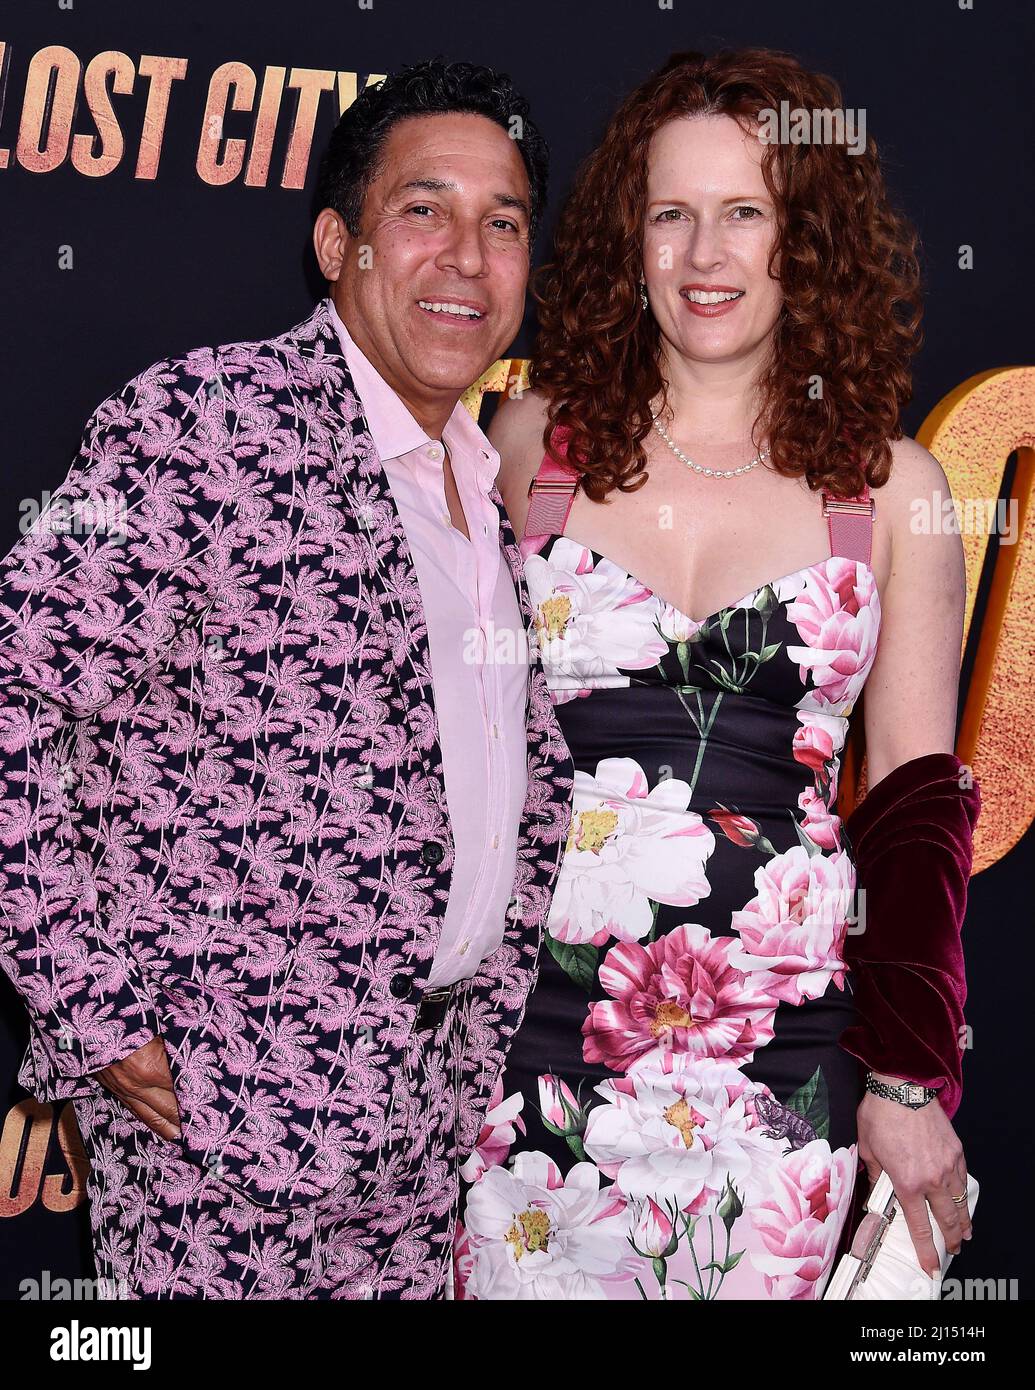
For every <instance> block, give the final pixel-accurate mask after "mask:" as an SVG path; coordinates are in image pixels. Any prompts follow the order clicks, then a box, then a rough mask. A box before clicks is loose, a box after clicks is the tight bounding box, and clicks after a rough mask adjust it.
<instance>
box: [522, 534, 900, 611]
mask: <svg viewBox="0 0 1035 1390" xmlns="http://www.w3.org/2000/svg"><path fill="white" fill-rule="evenodd" d="M552 541H571V543H572V545H577V546H581V548H582V549H583V550H588V551H589V553H590V555H593V556H595V557H596V559H598V560H606V561H607V563H608V564H609V565H614V567H615V569H616V570H618V572H619V573H620V574H624V575H625V577H626V579H631V580H632V581H633V583H634V584H639V585H640V587H641V588H642V589H645V590H646V592H647V593H648V594H650V596H651V597H652V598H656V599H657V600H658V602H659V603H661V604H664V605H665V607H666V608H671V609H672V611H673V613H675V614H676V615H677V616H678V617H680V618H685V619H686V620H687V622H690V623H693V625H694V627H695V628H702V627H704V626H705V624H706V623H710V622H711V620H712V619H713V618H721V617H722V615H723V613H726V612H728V611H729V610H730V609H731V608H739V607H740V606H741V604H742V603H743V602H744V600H745V599H748V598H751V597H753V595H755V594H757V593H758V592H759V591H760V590H761V589H764V588H765V587H766V586H767V585H768V586H770V587H771V588H773V589H774V590H775V588H776V586H777V584H782V583H783V581H784V580H785V579H794V578H796V577H797V576H798V575H799V574H804V573H805V572H806V570H815V569H819V568H820V566H821V565H826V564H828V563H829V562H830V561H831V560H851V558H852V557H851V556H850V555H825V556H823V558H822V559H819V560H813V561H812V563H811V564H809V565H801V566H800V567H799V568H798V569H796V570H788V571H787V573H786V574H780V575H777V576H776V578H775V579H766V580H763V582H762V583H761V584H759V585H757V586H756V587H755V588H754V589H749V590H748V591H747V593H745V594H741V596H740V598H735V599H733V601H732V602H731V603H727V604H725V605H724V606H723V607H722V608H716V610H715V612H714V613H709V614H708V616H707V617H705V618H692V617H691V616H690V614H689V613H684V612H683V610H682V609H681V608H677V607H676V605H675V604H674V603H669V602H668V601H667V599H663V598H662V597H661V595H660V594H659V593H658V592H657V591H656V590H655V589H652V588H651V587H650V585H648V584H645V583H644V582H643V580H642V579H640V578H639V576H638V575H635V574H633V573H632V572H631V571H630V570H627V569H624V568H623V567H622V566H621V565H619V564H617V563H616V561H614V560H612V559H611V557H610V556H609V555H605V554H604V553H603V552H602V551H600V550H594V549H593V547H592V546H591V545H586V544H585V542H584V541H577V540H575V538H574V537H573V536H566V535H565V534H564V532H563V531H551V532H550V533H549V535H548V536H547V537H546V542H545V543H544V544H543V546H542V548H541V549H540V550H538V551H536V552H535V553H536V554H539V555H541V554H542V553H543V551H544V550H545V549H546V547H547V545H548V544H550V543H551V542H552ZM854 563H855V564H857V565H863V566H865V568H866V569H867V570H869V572H870V576H871V578H872V579H873V581H874V584H873V587H874V590H875V592H876V594H877V603H878V605H880V589H879V588H878V586H877V582H876V581H877V577H876V575H875V574H874V570H873V566H872V565H871V564H870V563H869V562H868V561H867V560H855V561H854ZM880 611H881V613H882V614H883V611H884V610H883V607H881V608H880Z"/></svg>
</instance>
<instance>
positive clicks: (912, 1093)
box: [906, 1086, 927, 1105]
mask: <svg viewBox="0 0 1035 1390" xmlns="http://www.w3.org/2000/svg"><path fill="white" fill-rule="evenodd" d="M906 1099H907V1100H908V1101H909V1102H910V1103H911V1104H912V1105H922V1104H923V1103H924V1101H925V1100H926V1099H927V1097H926V1096H925V1094H924V1088H923V1087H922V1086H907V1087H906Z"/></svg>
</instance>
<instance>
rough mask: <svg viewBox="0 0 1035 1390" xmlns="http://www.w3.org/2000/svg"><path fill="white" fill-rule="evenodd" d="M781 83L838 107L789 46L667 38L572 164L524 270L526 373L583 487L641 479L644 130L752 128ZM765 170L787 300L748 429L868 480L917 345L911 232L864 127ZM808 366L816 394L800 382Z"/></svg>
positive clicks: (827, 481) (653, 334) (790, 470)
mask: <svg viewBox="0 0 1035 1390" xmlns="http://www.w3.org/2000/svg"><path fill="white" fill-rule="evenodd" d="M783 101H786V102H787V103H788V104H789V107H790V108H791V109H793V108H802V109H805V110H808V111H813V110H820V109H831V108H833V109H838V108H841V107H842V101H841V91H840V88H839V87H838V85H837V83H835V82H834V81H833V80H832V79H831V78H829V77H825V76H822V75H820V74H817V73H812V72H809V71H807V70H806V69H805V68H803V67H802V66H801V64H800V63H799V62H798V61H797V60H796V59H795V58H793V57H792V56H791V55H790V54H786V53H779V52H774V51H772V50H769V49H761V48H753V49H742V50H738V51H730V50H723V51H721V52H719V53H716V54H714V55H712V56H710V57H709V56H706V55H704V54H701V53H693V52H688V53H676V54H673V55H672V57H671V58H669V60H668V62H667V63H665V65H664V66H663V67H662V68H660V69H659V70H658V71H657V72H656V73H655V74H654V75H653V76H652V77H650V78H648V80H647V81H646V82H644V83H643V84H641V85H640V86H639V87H638V88H637V89H636V90H635V91H634V92H632V93H631V94H630V95H629V96H628V97H627V98H626V99H625V101H624V102H623V103H622V105H621V106H620V107H619V108H618V110H617V112H616V113H615V115H614V116H613V117H612V119H611V121H610V123H609V124H608V127H607V130H606V132H605V134H604V138H603V140H602V142H601V143H600V144H599V145H598V146H597V147H596V149H594V150H593V152H592V153H591V154H590V155H589V157H588V158H587V159H586V160H585V161H584V162H583V164H582V165H581V166H580V168H579V170H578V173H577V175H576V178H575V183H574V186H573V188H572V190H571V192H570V194H569V196H568V198H567V200H566V203H565V205H564V208H563V209H562V211H561V214H560V219H559V222H558V226H557V231H556V235H555V239H554V259H553V260H552V261H551V262H549V263H548V264H547V265H544V266H543V267H541V268H540V270H539V271H538V272H537V274H536V276H535V277H534V281H533V290H532V293H533V295H534V298H535V300H536V302H537V304H538V305H539V322H540V332H539V335H538V338H537V342H536V349H535V355H534V357H533V360H532V364H531V367H530V382H531V385H532V386H533V387H536V388H539V389H540V390H542V392H543V393H544V395H545V397H546V400H547V403H548V424H547V427H546V429H545V430H544V434H543V444H544V446H545V448H546V449H547V450H550V452H551V454H552V456H553V457H557V454H556V453H555V452H554V451H553V450H551V446H550V440H551V435H552V434H553V431H554V429H555V428H556V427H557V426H561V427H563V428H564V429H565V430H566V431H567V456H568V458H569V460H570V461H571V462H573V463H574V464H575V465H576V467H578V468H579V469H580V471H581V473H582V474H583V477H582V486H583V489H584V490H585V492H586V493H587V494H588V495H589V496H590V497H591V498H592V499H593V500H594V501H598V502H599V501H602V500H603V498H604V497H605V496H606V494H607V493H608V492H610V491H612V490H614V489H618V490H620V491H622V492H634V491H636V490H637V489H638V488H640V487H642V486H643V484H644V483H645V482H646V481H647V473H646V468H645V464H646V453H645V451H644V449H643V447H642V443H641V441H642V440H643V439H644V438H645V437H646V435H647V433H648V431H649V429H650V427H651V412H650V402H651V401H652V400H653V399H654V398H655V397H656V396H657V395H658V393H659V392H662V393H663V392H664V388H665V383H664V380H663V377H662V375H661V370H660V367H659V364H658V346H659V339H660V331H659V329H658V325H657V322H656V320H655V319H654V317H653V315H652V314H649V313H645V312H644V311H643V310H642V308H641V306H640V300H639V277H640V274H641V265H642V254H643V221H644V216H643V209H644V204H645V201H646V184H647V152H648V146H649V144H650V141H651V138H652V137H653V135H654V133H655V131H657V130H658V129H659V128H660V127H661V126H662V125H664V124H666V123H667V122H668V121H671V120H674V119H679V118H683V117H687V116H697V115H728V116H731V117H733V118H735V119H737V120H739V121H740V123H741V124H742V125H743V126H744V127H745V128H748V125H749V123H750V126H751V129H753V130H755V131H757V129H758V126H757V118H758V115H759V112H761V111H764V110H772V111H779V110H780V103H781V102H783ZM762 173H763V177H764V179H765V183H766V187H767V188H768V190H769V192H770V195H771V196H772V197H773V199H774V201H775V204H776V208H777V224H778V230H777V236H776V240H775V244H774V248H773V260H772V261H771V263H770V266H771V268H772V265H773V264H775V263H776V258H777V257H778V258H779V266H780V272H779V278H780V283H781V289H782V294H783V299H784V303H783V307H782V309H781V313H780V317H779V320H778V322H777V324H776V327H775V330H774V343H773V352H772V354H771V358H770V362H769V365H768V366H767V367H766V369H765V371H764V373H763V375H762V378H761V380H760V383H759V386H760V399H761V402H762V404H761V409H760V412H759V417H758V420H757V421H756V426H755V432H756V435H758V436H759V438H761V437H763V436H765V437H767V438H768V442H769V448H770V462H769V466H771V467H772V468H774V469H775V470H776V471H778V472H780V473H782V474H784V475H785V476H789V477H801V476H804V477H805V478H806V480H807V482H808V485H809V487H810V488H813V489H818V488H820V487H826V488H828V489H829V491H831V492H833V493H835V494H836V495H838V496H841V497H850V496H854V495H855V494H856V493H858V492H859V491H860V490H861V489H862V486H863V484H864V482H866V483H869V485H870V486H871V487H880V486H882V485H883V484H884V483H885V482H887V479H888V476H889V474H890V472H891V449H890V445H889V441H890V440H893V439H898V438H900V437H901V434H902V429H901V425H900V416H901V411H902V408H903V406H904V405H905V404H906V403H907V402H908V401H909V399H910V397H911V395H912V374H911V370H910V359H911V358H912V356H913V354H914V353H915V352H916V351H917V349H918V348H919V346H920V343H921V340H922V335H921V331H920V316H921V309H920V269H919V263H918V259H917V244H918V243H917V235H916V232H915V231H914V229H913V228H912V227H911V225H910V224H909V223H908V222H907V220H906V219H905V218H904V217H903V216H901V215H900V214H899V213H897V212H896V211H895V210H894V209H893V208H892V207H891V205H890V204H889V201H888V196H887V192H886V189H885V186H884V178H883V175H882V173H881V169H880V164H879V161H878V157H877V149H876V146H875V144H874V142H873V140H872V138H868V139H867V142H866V149H865V151H863V152H860V153H858V154H849V153H848V151H847V149H846V147H845V146H844V145H843V144H838V143H826V144H820V143H817V144H790V143H773V144H767V145H766V146H765V150H764V153H763V157H762ZM816 376H819V377H820V378H821V379H822V382H823V391H822V396H821V397H820V398H813V393H811V392H810V389H809V388H810V385H811V381H812V380H813V379H814V378H815V377H816ZM757 446H758V441H757V440H756V445H755V447H757Z"/></svg>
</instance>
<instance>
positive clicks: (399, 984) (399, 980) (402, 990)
mask: <svg viewBox="0 0 1035 1390" xmlns="http://www.w3.org/2000/svg"><path fill="white" fill-rule="evenodd" d="M412 988H413V986H412V985H411V984H410V981H409V977H408V976H406V975H393V976H392V978H391V981H390V982H389V985H388V989H389V991H390V993H391V994H393V995H394V996H395V998H396V999H405V998H406V996H407V995H408V994H409V992H410V990H411V989H412Z"/></svg>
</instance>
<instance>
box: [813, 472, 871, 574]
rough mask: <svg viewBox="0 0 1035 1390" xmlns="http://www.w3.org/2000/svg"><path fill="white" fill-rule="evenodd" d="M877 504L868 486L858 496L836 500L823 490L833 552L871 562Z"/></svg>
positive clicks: (866, 484)
mask: <svg viewBox="0 0 1035 1390" xmlns="http://www.w3.org/2000/svg"><path fill="white" fill-rule="evenodd" d="M876 514H877V504H876V503H875V502H874V500H873V498H872V497H871V496H870V488H869V484H868V483H864V484H863V489H862V492H860V493H858V494H857V496H855V497H835V496H834V495H833V493H830V492H828V491H827V490H826V488H824V489H823V515H824V516H825V517H826V518H827V520H828V523H829V526H830V553H831V555H844V556H846V557H847V558H848V559H849V560H862V561H863V562H864V563H865V564H867V565H868V564H869V563H870V551H871V547H872V541H873V519H874V517H875V516H876Z"/></svg>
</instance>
